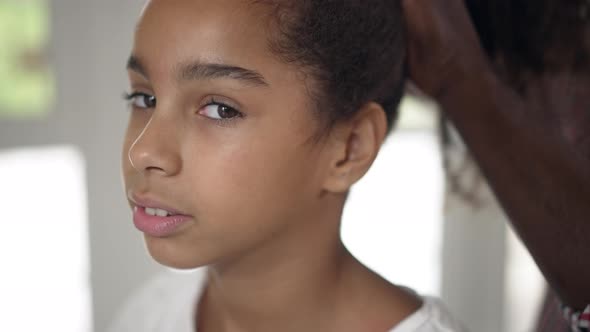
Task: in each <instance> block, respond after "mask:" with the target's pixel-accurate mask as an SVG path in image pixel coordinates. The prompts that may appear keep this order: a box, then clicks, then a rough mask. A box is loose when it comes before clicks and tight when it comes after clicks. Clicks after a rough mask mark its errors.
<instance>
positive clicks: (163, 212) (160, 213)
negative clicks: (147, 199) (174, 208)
mask: <svg viewBox="0 0 590 332" xmlns="http://www.w3.org/2000/svg"><path fill="white" fill-rule="evenodd" d="M156 215H157V216H158V217H166V216H168V211H166V210H161V209H156Z"/></svg>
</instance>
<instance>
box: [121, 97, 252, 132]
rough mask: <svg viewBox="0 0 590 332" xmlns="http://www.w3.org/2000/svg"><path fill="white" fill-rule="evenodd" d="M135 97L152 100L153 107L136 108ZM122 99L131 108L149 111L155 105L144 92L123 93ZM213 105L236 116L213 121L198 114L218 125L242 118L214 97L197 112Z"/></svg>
mask: <svg viewBox="0 0 590 332" xmlns="http://www.w3.org/2000/svg"><path fill="white" fill-rule="evenodd" d="M137 97H144V98H146V97H147V98H153V100H152V102H154V105H153V106H149V105H146V106H145V107H142V106H137V105H135V104H134V103H133V101H134V99H135V98H137ZM123 99H124V100H126V101H127V102H128V103H129V105H130V106H131V107H133V108H140V109H149V108H153V107H155V105H156V104H157V99H156V98H155V96H153V95H150V94H147V93H144V92H139V91H134V92H131V93H128V92H125V93H124V94H123ZM144 104H146V102H145V100H144ZM214 105H215V106H218V107H225V108H228V109H230V110H232V111H234V112H236V116H233V117H231V118H220V119H215V118H212V117H209V116H206V115H202V114H200V115H202V116H204V117H205V118H207V119H208V120H211V121H215V122H217V123H218V124H228V123H229V122H232V121H235V120H236V119H239V118H243V117H244V113H242V112H240V111H239V110H238V109H237V108H235V107H232V106H230V105H227V104H226V103H223V102H219V101H216V100H215V98H214V97H211V98H210V99H209V100H208V101H207V102H206V103H205V104H204V105H203V106H202V107H200V108H199V111H198V112H199V113H200V112H201V111H202V110H203V109H204V108H206V107H209V106H214Z"/></svg>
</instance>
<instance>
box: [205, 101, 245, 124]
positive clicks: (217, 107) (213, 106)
mask: <svg viewBox="0 0 590 332" xmlns="http://www.w3.org/2000/svg"><path fill="white" fill-rule="evenodd" d="M199 114H201V115H203V116H206V117H208V118H210V119H214V120H229V119H232V118H236V117H241V116H242V113H240V112H239V111H237V110H236V109H234V108H232V107H229V106H227V105H224V104H219V103H210V104H209V105H206V106H205V107H203V108H202V109H201V110H200V111H199Z"/></svg>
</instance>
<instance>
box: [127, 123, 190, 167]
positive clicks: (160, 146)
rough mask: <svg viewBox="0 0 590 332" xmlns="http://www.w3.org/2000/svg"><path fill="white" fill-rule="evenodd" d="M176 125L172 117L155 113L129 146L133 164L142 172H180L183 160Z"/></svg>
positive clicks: (129, 154) (129, 155)
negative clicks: (164, 116)
mask: <svg viewBox="0 0 590 332" xmlns="http://www.w3.org/2000/svg"><path fill="white" fill-rule="evenodd" d="M175 127H176V126H175V124H174V122H173V121H171V119H166V118H162V117H158V115H157V114H156V113H154V114H153V115H152V117H151V118H150V120H149V121H148V122H147V124H146V125H145V127H144V128H143V130H142V131H141V133H140V134H139V136H138V137H137V138H136V139H135V141H134V142H133V144H131V146H130V148H129V151H128V157H129V162H130V163H131V166H133V168H134V169H135V170H137V171H138V172H141V173H149V174H152V173H155V174H159V175H161V176H174V175H176V174H178V172H180V169H181V166H182V160H181V156H180V153H179V151H180V147H179V143H178V142H179V140H178V136H177V135H178V130H177V128H175Z"/></svg>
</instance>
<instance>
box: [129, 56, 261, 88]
mask: <svg viewBox="0 0 590 332" xmlns="http://www.w3.org/2000/svg"><path fill="white" fill-rule="evenodd" d="M177 68H178V70H177V79H178V80H184V81H192V80H208V79H218V78H229V79H234V80H238V81H242V82H244V83H245V84H249V85H253V86H269V84H268V83H267V82H266V80H265V79H264V76H262V75H261V74H260V73H259V72H257V71H255V70H250V69H246V68H242V67H238V66H232V65H226V64H221V63H203V62H200V61H195V62H189V63H185V64H181V65H180V66H178V67H177ZM127 69H128V70H133V71H135V72H137V73H139V74H141V75H142V76H144V77H145V78H149V76H148V73H147V70H146V68H145V66H143V65H142V63H141V61H140V60H139V58H137V57H136V56H134V55H131V56H130V57H129V60H127Z"/></svg>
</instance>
